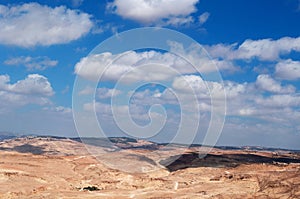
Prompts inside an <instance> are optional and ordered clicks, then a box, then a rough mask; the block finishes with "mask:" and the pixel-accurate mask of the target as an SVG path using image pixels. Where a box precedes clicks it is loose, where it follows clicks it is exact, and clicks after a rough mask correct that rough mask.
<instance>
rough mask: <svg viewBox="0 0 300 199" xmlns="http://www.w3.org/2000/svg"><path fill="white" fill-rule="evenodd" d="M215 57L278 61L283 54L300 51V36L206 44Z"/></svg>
mask: <svg viewBox="0 0 300 199" xmlns="http://www.w3.org/2000/svg"><path fill="white" fill-rule="evenodd" d="M206 49H207V50H208V52H209V53H210V55H211V56H213V57H221V58H223V59H227V60H234V59H253V58H258V59H260V60H262V61H276V60H278V59H279V58H280V56H281V55H287V54H289V53H290V52H292V51H297V52H299V51H300V37H297V38H292V37H283V38H280V39H278V40H272V39H260V40H251V39H248V40H246V41H244V42H243V43H242V44H241V45H238V44H236V43H235V44H230V45H226V44H217V45H213V46H206Z"/></svg>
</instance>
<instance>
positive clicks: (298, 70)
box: [275, 59, 300, 80]
mask: <svg viewBox="0 0 300 199" xmlns="http://www.w3.org/2000/svg"><path fill="white" fill-rule="evenodd" d="M275 75H276V77H278V78H281V79H286V80H297V79H300V62H299V61H293V60H291V59H288V60H284V61H281V62H279V63H277V64H276V68H275Z"/></svg>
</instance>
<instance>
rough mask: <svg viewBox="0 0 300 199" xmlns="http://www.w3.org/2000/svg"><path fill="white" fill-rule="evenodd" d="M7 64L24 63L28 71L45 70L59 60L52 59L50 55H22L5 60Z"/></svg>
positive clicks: (17, 64)
mask: <svg viewBox="0 0 300 199" xmlns="http://www.w3.org/2000/svg"><path fill="white" fill-rule="evenodd" d="M4 63H5V64H7V65H12V66H19V65H24V66H25V67H26V69H27V70H28V71H34V70H45V69H47V68H49V67H54V66H56V65H57V64H58V61H57V60H51V59H50V58H49V57H45V56H43V57H31V56H27V57H25V56H21V57H14V58H11V59H8V60H6V61H4Z"/></svg>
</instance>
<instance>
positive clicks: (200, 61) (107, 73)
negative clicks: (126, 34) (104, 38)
mask: <svg viewBox="0 0 300 199" xmlns="http://www.w3.org/2000/svg"><path fill="white" fill-rule="evenodd" d="M169 45H170V46H171V52H174V53H178V54H180V55H181V56H183V57H184V58H185V59H187V60H189V62H190V63H188V62H187V61H185V60H184V59H183V58H181V57H179V56H176V55H175V54H173V53H169V52H167V53H161V52H157V51H145V52H135V51H127V52H124V53H122V54H116V55H114V54H112V53H110V52H105V53H101V54H94V55H90V56H88V57H84V58H82V59H81V60H80V61H79V62H78V63H77V64H76V65H75V73H76V74H77V75H80V76H82V77H84V78H86V79H89V80H93V81H97V80H98V78H99V77H100V76H101V75H102V79H101V80H102V81H103V80H104V81H117V80H119V79H120V77H121V76H122V75H124V74H126V75H127V77H126V78H127V79H126V80H128V82H133V81H138V80H145V81H161V80H167V79H170V78H172V77H174V75H175V76H177V75H181V74H192V73H198V72H201V73H208V72H213V71H216V70H222V71H235V70H237V67H236V66H234V65H233V64H232V62H230V61H226V60H217V59H216V60H211V59H210V58H209V57H208V56H207V54H206V52H205V51H204V50H203V49H199V47H197V46H196V45H191V46H190V47H188V48H186V49H184V48H183V46H182V45H181V44H179V43H176V42H170V43H169ZM147 64H148V65H149V67H142V68H141V67H140V66H145V65H147ZM191 64H194V66H193V65H191ZM150 65H151V66H150ZM107 66H108V67H107ZM175 71H176V72H177V74H175Z"/></svg>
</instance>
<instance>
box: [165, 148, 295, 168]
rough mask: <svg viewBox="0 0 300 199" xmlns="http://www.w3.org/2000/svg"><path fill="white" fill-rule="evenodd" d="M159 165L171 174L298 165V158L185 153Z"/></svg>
mask: <svg viewBox="0 0 300 199" xmlns="http://www.w3.org/2000/svg"><path fill="white" fill-rule="evenodd" d="M159 163H160V164H161V165H163V166H165V167H166V168H167V169H168V170H169V171H171V172H173V171H177V170H180V169H186V168H198V167H215V168H222V167H223V168H227V167H229V168H234V167H237V166H239V165H243V164H255V163H258V164H259V163H261V164H262V163H266V164H274V163H287V164H288V163H300V158H297V159H294V158H287V157H266V156H261V155H255V154H223V155H213V154H208V155H206V156H205V157H204V158H200V157H199V154H198V153H187V154H183V155H181V156H180V155H179V156H171V157H169V158H167V159H165V160H161V161H160V162H159Z"/></svg>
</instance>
